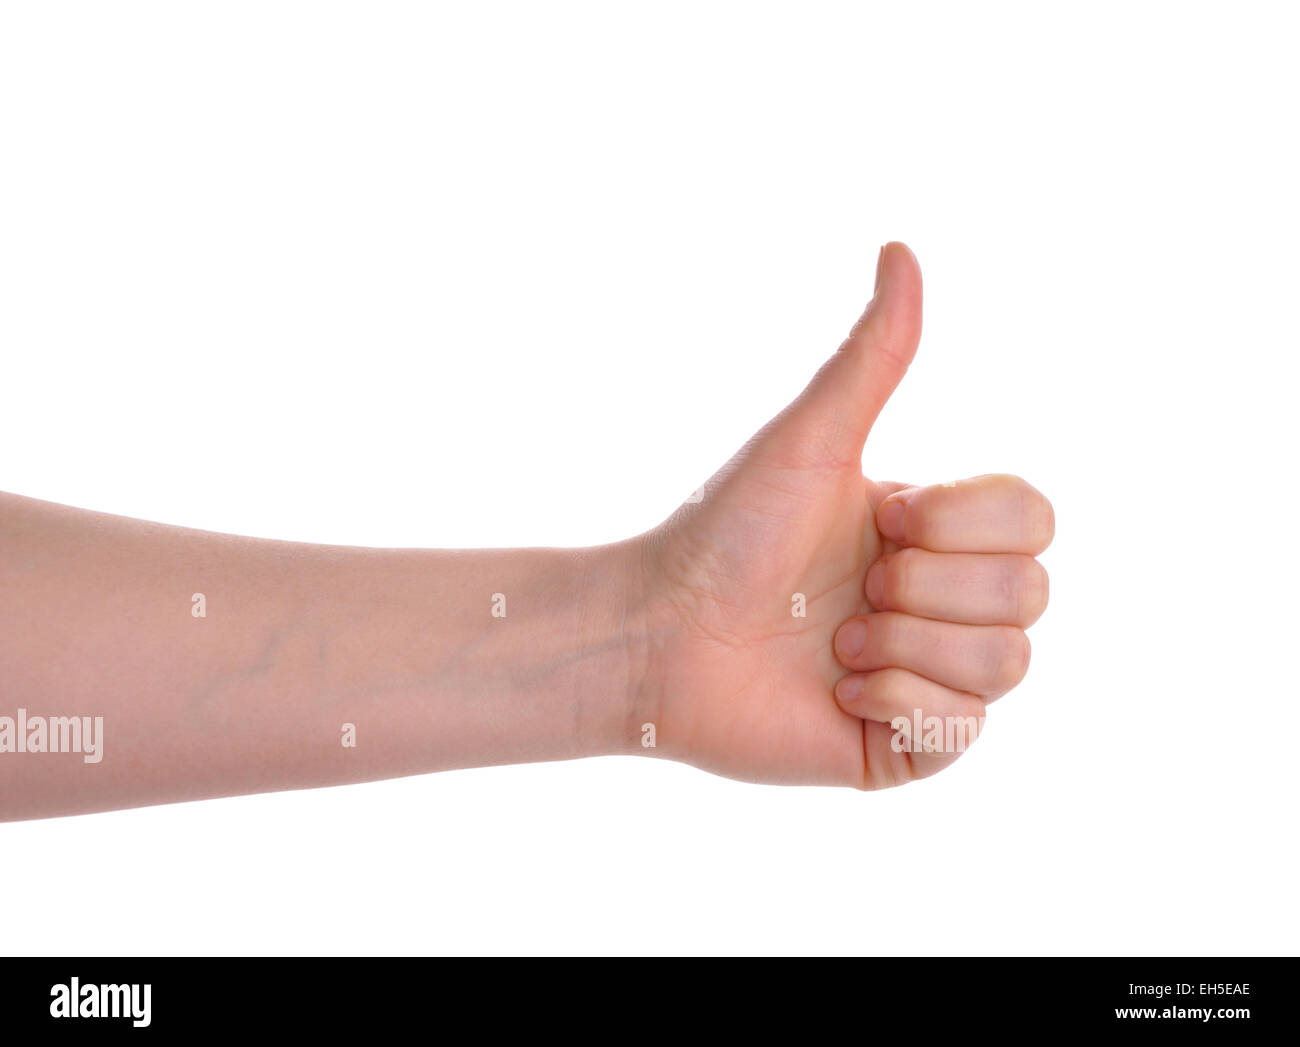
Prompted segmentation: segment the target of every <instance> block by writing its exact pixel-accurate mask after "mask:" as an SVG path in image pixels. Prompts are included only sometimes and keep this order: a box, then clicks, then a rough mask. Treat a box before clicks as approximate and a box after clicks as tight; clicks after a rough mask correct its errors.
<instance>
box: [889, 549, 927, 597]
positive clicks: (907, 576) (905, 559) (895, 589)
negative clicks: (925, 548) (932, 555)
mask: <svg viewBox="0 0 1300 1047" xmlns="http://www.w3.org/2000/svg"><path fill="white" fill-rule="evenodd" d="M919 559H920V556H919V551H918V550H916V549H912V548H908V549H900V550H899V551H898V552H896V553H894V555H893V556H891V557H890V558H889V563H888V565H887V566H886V569H885V597H886V599H887V600H888V601H889V603H890V604H891V606H894V607H902V608H907V607H910V606H911V605H912V604H913V603H914V601H915V598H916V591H917V589H916V584H917V583H916V572H917V570H918V569H919V567H920V564H919Z"/></svg>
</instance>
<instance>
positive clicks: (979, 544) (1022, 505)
mask: <svg viewBox="0 0 1300 1047" xmlns="http://www.w3.org/2000/svg"><path fill="white" fill-rule="evenodd" d="M876 526H877V528H879V530H880V533H881V534H883V535H884V536H885V537H886V538H888V539H889V540H890V541H893V542H897V543H898V544H899V545H915V546H920V547H921V548H923V549H929V550H931V551H932V552H936V553H1022V554H1024V555H1027V556H1037V555H1038V554H1039V553H1041V552H1042V551H1043V550H1044V549H1046V548H1047V547H1048V546H1049V545H1050V544H1051V542H1052V536H1053V534H1054V533H1055V531H1056V517H1055V514H1054V513H1053V511H1052V503H1051V502H1049V501H1048V500H1047V499H1046V498H1045V497H1044V496H1043V494H1042V493H1041V492H1040V491H1038V490H1037V489H1035V488H1034V487H1031V486H1030V485H1029V484H1027V483H1025V481H1024V480H1022V479H1020V477H1018V476H1007V475H1005V474H1001V473H995V474H992V475H989V476H975V477H972V478H971V479H969V480H958V481H956V482H954V483H948V484H936V485H934V486H931V487H909V488H907V489H906V490H904V491H898V492H896V493H895V494H891V495H890V496H889V497H888V498H886V499H885V500H884V501H883V502H881V503H880V506H879V508H877V510H876Z"/></svg>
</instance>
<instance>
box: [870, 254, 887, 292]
mask: <svg viewBox="0 0 1300 1047" xmlns="http://www.w3.org/2000/svg"><path fill="white" fill-rule="evenodd" d="M884 271H885V245H884V244H881V245H880V253H879V254H878V255H876V286H875V288H874V289H873V290H872V292H871V294H872V296H873V297H874V296H875V295H877V294H879V293H880V276H881V274H882V273H883V272H884Z"/></svg>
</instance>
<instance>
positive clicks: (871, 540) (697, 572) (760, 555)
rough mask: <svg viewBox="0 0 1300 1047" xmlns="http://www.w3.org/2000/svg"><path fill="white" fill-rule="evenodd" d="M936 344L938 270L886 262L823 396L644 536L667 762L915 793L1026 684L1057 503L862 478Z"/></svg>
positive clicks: (978, 482)
mask: <svg viewBox="0 0 1300 1047" xmlns="http://www.w3.org/2000/svg"><path fill="white" fill-rule="evenodd" d="M920 335H921V273H920V269H919V268H918V266H917V263H916V259H915V258H914V257H913V255H912V253H911V251H909V250H908V248H907V247H906V246H904V245H903V244H900V243H891V244H887V245H886V246H885V247H883V248H882V249H881V253H880V258H879V261H878V263H877V271H876V288H875V294H874V297H873V298H872V301H871V303H870V305H869V306H868V307H867V309H866V312H865V313H864V314H863V316H862V318H861V319H860V320H859V321H858V323H857V324H856V325H855V326H854V328H853V330H852V332H851V333H850V334H849V336H848V338H847V339H846V340H845V341H844V343H843V345H841V346H840V348H839V350H838V351H837V352H836V353H835V355H834V356H832V357H831V358H830V360H828V361H827V362H826V364H825V365H824V366H823V367H822V368H821V370H820V371H819V372H818V373H817V375H816V376H815V377H814V378H813V380H812V382H811V383H810V384H809V385H808V387H807V389H805V390H804V392H803V393H802V394H801V395H800V396H799V398H798V399H797V400H795V401H794V403H792V404H791V405H790V406H789V407H788V408H786V410H785V411H783V412H782V413H781V414H780V415H779V416H778V417H776V418H775V419H773V420H772V422H770V423H769V424H768V425H767V426H766V427H765V428H764V429H763V430H762V431H761V432H759V433H758V434H757V435H756V436H755V437H754V438H753V439H752V440H750V441H749V443H748V444H747V445H746V446H745V447H744V448H743V449H742V450H741V451H740V452H739V453H738V454H737V455H736V456H735V458H733V459H732V460H731V462H729V463H728V464H727V465H726V466H725V467H724V468H723V469H722V470H721V471H720V472H719V473H718V474H717V475H716V476H715V477H714V478H713V479H712V480H711V481H710V482H709V483H708V484H707V485H706V487H705V488H704V490H703V491H702V497H701V498H699V500H698V501H697V500H694V499H693V500H692V501H691V502H690V503H688V504H686V505H684V506H683V507H682V508H681V509H680V510H679V511H678V512H677V513H676V514H675V515H674V516H673V517H671V518H670V519H669V520H668V521H666V522H665V523H664V524H663V525H661V526H660V527H659V528H657V529H656V530H654V531H652V532H650V533H649V534H647V535H645V536H644V538H643V542H644V555H643V560H644V563H645V565H646V570H645V577H646V579H647V581H646V585H647V590H648V599H647V602H646V606H647V607H648V608H650V611H649V612H648V614H647V624H646V630H647V636H648V638H649V640H648V649H649V651H650V658H649V660H648V663H647V664H648V666H649V669H648V671H647V685H646V690H647V694H648V696H649V697H648V700H647V702H646V704H645V706H644V709H645V713H646V715H647V716H648V717H649V718H651V719H652V720H653V721H654V722H655V724H656V749H655V752H656V754H657V755H666V756H669V757H671V758H675V759H680V760H684V761H687V762H689V763H693V764H695V765H697V766H699V767H703V768H705V769H707V770H710V771H714V772H716V773H718V774H723V775H727V776H729V777H733V778H740V779H745V780H749V781H762V782H774V783H788V784H821V785H848V786H854V787H857V788H865V789H872V788H879V787H882V786H888V785H897V784H901V783H903V782H907V781H911V780H912V779H915V778H921V777H925V776H927V775H930V774H933V773H934V772H935V771H937V770H939V769H940V768H942V767H944V766H946V765H947V764H948V763H950V762H952V761H953V760H955V759H956V757H957V756H958V755H959V754H960V750H961V749H962V748H963V747H964V744H965V743H966V742H968V741H969V740H971V738H972V737H973V732H970V731H968V730H966V731H964V730H956V731H954V730H953V729H952V725H954V724H957V725H962V726H963V728H964V726H965V725H970V724H979V723H982V721H983V716H984V710H985V706H986V704H987V703H988V702H991V701H992V700H993V699H995V698H997V697H999V696H1000V695H1002V694H1005V693H1006V692H1007V691H1008V690H1010V689H1011V688H1012V687H1014V686H1015V685H1016V684H1017V683H1019V682H1020V680H1021V679H1022V678H1023V677H1024V675H1025V672H1026V670H1027V668H1028V665H1029V642H1028V640H1027V639H1026V637H1025V633H1024V630H1025V629H1026V628H1027V627H1028V626H1029V625H1031V624H1032V623H1033V622H1034V621H1035V620H1036V619H1037V618H1038V616H1039V615H1040V614H1042V612H1043V609H1044V607H1045V606H1046V604H1047V575H1046V572H1045V571H1044V570H1043V568H1042V567H1041V566H1040V565H1039V563H1038V562H1037V561H1036V560H1035V559H1034V557H1035V556H1036V555H1037V554H1038V553H1040V552H1042V551H1043V550H1044V549H1045V548H1046V547H1047V545H1048V543H1050V542H1051V540H1052V532H1053V525H1054V524H1053V514H1052V507H1051V505H1050V504H1049V503H1048V501H1047V499H1046V498H1044V497H1043V496H1042V495H1041V494H1040V493H1039V492H1038V491H1036V490H1035V489H1034V488H1033V487H1031V486H1029V484H1027V483H1025V482H1024V481H1022V480H1019V479H1017V478H1015V477H1011V476H1000V475H991V476H980V477H975V478H974V479H969V480H961V481H958V482H956V483H950V484H942V485H939V486H935V487H913V486H909V485H906V484H900V483H882V482H879V481H874V480H871V479H868V478H866V477H864V476H863V475H862V468H861V460H862V450H863V447H864V445H865V442H866V440H867V437H868V435H869V434H870V431H871V427H872V425H873V423H874V422H875V420H876V416H877V415H878V414H879V413H880V410H881V408H882V407H884V405H885V402H886V401H887V400H888V399H889V397H890V395H891V394H892V393H893V391H894V389H895V388H896V387H897V385H898V383H899V381H900V380H901V379H902V377H903V374H904V373H905V372H906V370H907V368H908V365H909V364H910V363H911V360H912V357H913V355H914V354H915V352H916V348H917V344H918V342H919V340H920ZM936 725H937V727H938V729H937V730H936V729H935V728H936ZM954 738H956V739H958V743H957V745H955V746H954V745H953V740H954Z"/></svg>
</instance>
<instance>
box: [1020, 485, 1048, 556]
mask: <svg viewBox="0 0 1300 1047" xmlns="http://www.w3.org/2000/svg"><path fill="white" fill-rule="evenodd" d="M1020 483H1021V485H1022V486H1021V492H1020V520H1021V527H1022V529H1023V531H1024V534H1025V537H1026V540H1027V541H1028V542H1029V543H1030V544H1031V545H1032V546H1034V548H1035V549H1038V550H1040V551H1041V550H1043V549H1046V548H1047V547H1048V546H1049V545H1051V543H1052V538H1053V537H1055V534H1056V512H1055V510H1053V509H1052V503H1051V502H1049V501H1048V500H1047V498H1046V497H1045V496H1044V495H1043V494H1042V492H1040V491H1038V490H1035V489H1034V488H1033V487H1030V486H1029V484H1027V483H1025V482H1024V481H1023V480H1021V481H1020Z"/></svg>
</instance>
